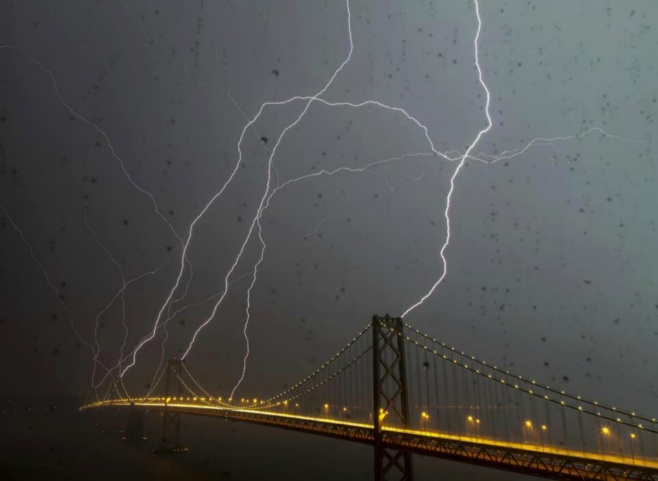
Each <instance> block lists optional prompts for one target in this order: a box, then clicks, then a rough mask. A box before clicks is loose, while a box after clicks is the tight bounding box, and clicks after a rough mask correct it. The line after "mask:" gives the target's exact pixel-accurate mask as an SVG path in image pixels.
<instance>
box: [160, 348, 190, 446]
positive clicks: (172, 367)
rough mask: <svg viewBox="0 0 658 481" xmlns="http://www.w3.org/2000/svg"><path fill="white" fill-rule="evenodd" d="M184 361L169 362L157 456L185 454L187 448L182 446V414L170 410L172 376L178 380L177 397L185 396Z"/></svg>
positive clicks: (172, 360)
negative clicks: (182, 373)
mask: <svg viewBox="0 0 658 481" xmlns="http://www.w3.org/2000/svg"><path fill="white" fill-rule="evenodd" d="M184 362H185V361H183V360H182V359H170V360H169V361H167V376H166V380H165V383H166V384H165V405H164V413H163V415H162V436H161V437H160V447H159V448H158V449H155V450H154V451H153V452H154V453H155V454H169V453H183V452H185V451H187V449H188V448H187V447H185V446H181V444H180V442H179V441H180V413H178V412H171V411H169V409H168V406H169V401H170V400H171V398H170V397H169V383H170V381H171V379H170V378H171V376H172V375H175V376H176V378H177V379H178V393H177V397H178V398H179V399H180V398H181V396H182V394H183V381H182V380H181V378H180V376H181V371H182V366H183V363H184Z"/></svg>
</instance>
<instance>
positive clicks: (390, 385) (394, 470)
mask: <svg viewBox="0 0 658 481" xmlns="http://www.w3.org/2000/svg"><path fill="white" fill-rule="evenodd" d="M403 330H404V322H403V321H402V318H401V317H396V318H391V317H389V315H388V314H386V316H384V317H379V316H377V315H375V316H373V318H372V335H373V338H372V341H373V342H372V354H373V363H372V366H373V422H374V435H375V443H374V444H375V466H374V468H375V481H386V480H399V481H412V480H413V460H412V455H411V452H410V451H408V450H406V449H401V448H392V447H388V446H386V445H385V444H384V442H383V436H382V425H383V423H384V420H386V422H387V424H389V425H395V426H397V427H403V428H409V402H408V395H407V394H408V390H407V370H406V362H405V355H404V332H403Z"/></svg>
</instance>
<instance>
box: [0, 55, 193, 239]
mask: <svg viewBox="0 0 658 481" xmlns="http://www.w3.org/2000/svg"><path fill="white" fill-rule="evenodd" d="M4 49H11V50H16V51H18V52H21V53H22V54H23V55H25V56H26V57H27V58H28V59H30V61H31V62H32V63H33V64H35V65H36V66H37V67H39V68H40V69H41V71H42V72H44V73H46V74H47V75H48V76H49V77H50V80H51V82H52V85H53V89H54V91H55V95H56V96H57V98H58V99H59V101H60V102H61V103H62V105H63V106H64V108H66V110H68V111H69V113H70V114H71V115H73V116H74V117H76V118H78V119H80V120H82V121H83V122H84V123H85V124H87V125H88V126H89V127H91V128H92V129H94V130H95V131H96V132H97V133H98V134H100V136H101V137H103V139H104V140H105V143H106V144H107V147H108V148H109V149H110V153H111V154H112V157H113V158H114V160H116V161H117V163H118V164H119V167H120V168H121V171H122V172H123V175H124V176H125V177H126V179H128V182H129V183H130V185H132V186H133V187H134V188H135V189H136V190H138V191H139V192H141V193H142V194H144V195H145V196H147V197H148V198H149V199H150V200H151V203H152V204H153V208H154V209H155V213H156V214H157V215H158V217H160V219H162V220H163V221H164V222H165V223H166V224H167V226H168V227H169V230H170V231H171V233H172V234H173V235H174V237H176V238H177V239H178V240H179V242H180V243H181V244H182V243H183V241H182V239H181V238H180V236H179V235H178V234H177V233H176V229H174V226H173V225H172V224H171V222H169V220H168V219H167V218H166V217H165V216H164V214H163V213H162V212H161V211H160V208H159V207H158V203H157V201H156V200H155V197H153V194H151V193H150V192H149V191H148V190H146V189H144V188H143V187H142V186H140V185H139V184H138V183H137V182H135V180H134V179H133V178H132V176H131V175H130V173H129V172H128V170H127V169H126V165H125V163H124V162H123V160H121V158H120V157H119V156H118V155H117V153H116V150H115V149H114V145H113V144H112V142H111V141H110V137H109V136H108V135H107V134H106V133H105V131H104V130H103V129H101V128H100V127H99V126H98V124H95V123H94V122H92V121H91V120H89V119H87V118H86V117H84V116H83V115H81V114H79V113H78V112H77V111H75V110H74V109H73V107H71V106H70V105H69V104H68V103H67V102H66V100H65V99H64V96H63V95H62V93H61V92H60V91H59V87H58V86H57V80H56V79H55V74H53V72H52V71H51V70H49V69H47V68H46V67H45V66H44V65H43V63H41V62H39V61H38V60H37V59H35V58H34V57H33V56H32V55H30V54H29V53H28V52H26V51H25V50H24V49H22V48H20V47H16V46H14V45H0V50H4Z"/></svg>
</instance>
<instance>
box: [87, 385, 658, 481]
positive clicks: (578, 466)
mask: <svg viewBox="0 0 658 481" xmlns="http://www.w3.org/2000/svg"><path fill="white" fill-rule="evenodd" d="M131 404H134V406H136V407H139V408H144V409H152V410H158V411H162V410H164V408H165V404H164V401H162V400H161V398H158V400H157V401H150V400H148V401H147V400H144V399H141V400H135V399H134V400H132V403H131V401H130V400H127V399H122V400H110V401H100V402H96V403H91V404H87V405H85V406H82V407H81V408H80V411H83V410H86V409H92V408H101V407H118V406H130V405H131ZM167 409H168V410H169V411H170V412H178V413H181V414H192V415H197V416H209V417H217V418H221V419H226V420H229V421H241V422H247V423H253V424H260V425H265V426H272V427H279V428H284V429H289V430H293V431H301V432H305V433H311V434H317V435H321V436H327V437H332V438H337V439H342V440H346V441H353V442H358V443H364V444H374V440H375V436H374V434H375V433H374V427H373V425H371V424H362V423H355V422H349V421H345V420H342V419H341V420H335V419H328V418H322V417H308V416H298V415H295V414H285V413H275V412H267V411H260V410H253V409H237V408H231V407H224V406H214V405H210V404H200V403H198V402H197V403H180V402H171V401H170V402H169V403H168V405H167ZM382 442H383V444H384V445H385V446H387V447H391V448H398V449H399V448H401V447H404V448H407V449H409V450H410V451H411V452H413V453H416V454H421V455H424V456H431V457H436V458H443V459H448V460H452V461H458V462H466V463H469V464H476V465H480V466H486V467H490V468H496V469H502V470H505V471H511V472H517V473H523V474H528V475H533V476H540V477H545V478H550V479H567V480H587V479H596V480H606V481H608V480H609V481H612V480H615V481H616V480H627V479H641V480H655V481H658V459H647V458H639V457H637V456H636V457H633V458H628V457H625V456H619V455H614V454H599V453H591V452H584V451H575V450H570V449H565V448H557V447H553V446H537V445H533V444H524V443H514V442H506V441H502V440H498V439H489V438H483V437H481V436H479V437H471V436H455V435H450V434H447V433H438V432H432V431H425V430H412V429H401V428H394V427H387V426H384V427H382Z"/></svg>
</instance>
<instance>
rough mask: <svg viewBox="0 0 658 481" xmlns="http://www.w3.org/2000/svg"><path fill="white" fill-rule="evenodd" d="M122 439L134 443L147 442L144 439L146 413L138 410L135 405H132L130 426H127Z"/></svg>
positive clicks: (129, 419)
mask: <svg viewBox="0 0 658 481" xmlns="http://www.w3.org/2000/svg"><path fill="white" fill-rule="evenodd" d="M122 439H123V440H124V441H130V442H133V443H139V442H141V441H146V438H145V437H144V411H142V410H141V409H139V408H137V407H136V406H135V403H130V408H129V411H128V425H127V426H126V430H125V431H124V434H123V438H122Z"/></svg>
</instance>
